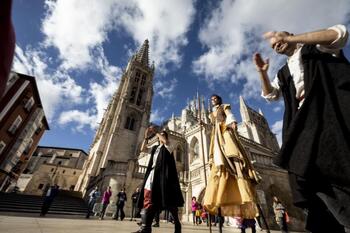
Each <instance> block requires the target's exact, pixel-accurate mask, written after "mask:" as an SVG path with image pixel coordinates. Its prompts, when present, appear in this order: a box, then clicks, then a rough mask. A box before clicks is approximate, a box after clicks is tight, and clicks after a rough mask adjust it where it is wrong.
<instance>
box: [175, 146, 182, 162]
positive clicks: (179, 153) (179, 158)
mask: <svg viewBox="0 0 350 233" xmlns="http://www.w3.org/2000/svg"><path fill="white" fill-rule="evenodd" d="M176 161H177V162H182V150H181V148H180V147H178V148H177V149H176Z"/></svg>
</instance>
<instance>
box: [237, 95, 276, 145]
mask: <svg viewBox="0 0 350 233" xmlns="http://www.w3.org/2000/svg"><path fill="white" fill-rule="evenodd" d="M239 102H240V112H241V116H242V126H241V127H240V128H239V132H240V133H241V134H242V135H243V136H244V137H246V138H249V139H251V140H253V141H255V142H258V143H260V144H261V145H263V146H265V147H267V148H269V149H271V150H272V151H274V152H277V151H279V145H278V142H277V139H276V136H275V135H274V134H273V133H272V132H271V130H270V127H269V124H268V123H267V121H266V119H265V117H264V115H263V113H262V111H261V109H259V112H256V111H255V110H253V109H252V108H250V107H248V106H247V104H246V103H245V101H244V99H243V97H242V96H240V97H239Z"/></svg>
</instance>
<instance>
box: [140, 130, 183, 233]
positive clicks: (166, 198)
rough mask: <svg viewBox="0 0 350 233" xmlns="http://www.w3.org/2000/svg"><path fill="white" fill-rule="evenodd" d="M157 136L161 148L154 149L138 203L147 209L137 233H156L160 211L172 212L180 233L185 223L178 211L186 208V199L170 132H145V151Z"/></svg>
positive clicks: (155, 147) (143, 148)
mask: <svg viewBox="0 0 350 233" xmlns="http://www.w3.org/2000/svg"><path fill="white" fill-rule="evenodd" d="M154 134H155V135H156V136H157V137H158V140H159V145H156V146H153V147H152V150H151V157H150V160H149V163H148V167H147V170H146V174H145V178H144V182H143V185H142V189H141V193H140V196H139V199H138V203H137V204H138V207H139V208H143V209H142V211H141V221H142V224H141V227H140V229H139V230H138V231H136V233H149V232H152V221H153V218H154V215H155V214H156V213H157V212H158V211H160V210H169V211H170V213H171V214H172V215H173V217H174V221H175V233H180V232H181V223H180V220H179V216H178V207H181V206H183V204H184V199H183V197H182V193H181V189H180V183H179V179H178V174H177V170H176V164H175V160H174V156H173V154H172V153H171V152H172V147H171V145H170V143H169V140H168V134H167V132H166V131H162V132H160V133H156V130H155V128H154V127H149V128H148V129H147V130H146V132H145V140H144V141H143V144H142V147H141V151H143V152H146V151H147V147H146V145H147V139H148V138H149V137H150V135H154Z"/></svg>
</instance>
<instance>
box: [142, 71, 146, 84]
mask: <svg viewBox="0 0 350 233" xmlns="http://www.w3.org/2000/svg"><path fill="white" fill-rule="evenodd" d="M145 83H146V75H145V74H144V75H142V79H141V86H144V85H145Z"/></svg>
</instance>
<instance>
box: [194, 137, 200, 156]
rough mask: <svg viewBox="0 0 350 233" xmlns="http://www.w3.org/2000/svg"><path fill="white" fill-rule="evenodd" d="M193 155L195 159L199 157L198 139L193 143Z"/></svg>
mask: <svg viewBox="0 0 350 233" xmlns="http://www.w3.org/2000/svg"><path fill="white" fill-rule="evenodd" d="M193 157H194V158H195V159H196V158H198V157H199V143H198V141H197V142H196V144H194V147H193Z"/></svg>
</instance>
